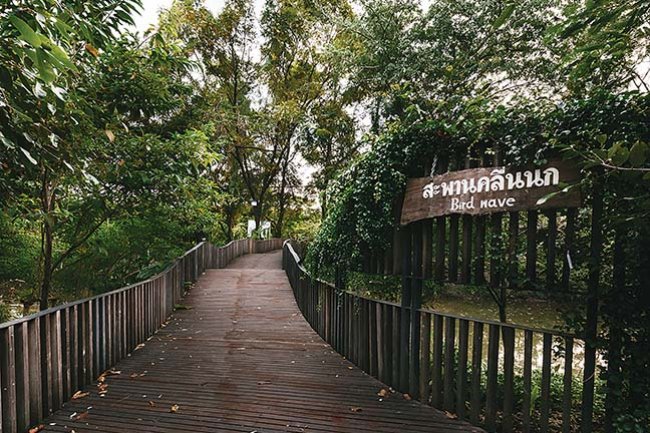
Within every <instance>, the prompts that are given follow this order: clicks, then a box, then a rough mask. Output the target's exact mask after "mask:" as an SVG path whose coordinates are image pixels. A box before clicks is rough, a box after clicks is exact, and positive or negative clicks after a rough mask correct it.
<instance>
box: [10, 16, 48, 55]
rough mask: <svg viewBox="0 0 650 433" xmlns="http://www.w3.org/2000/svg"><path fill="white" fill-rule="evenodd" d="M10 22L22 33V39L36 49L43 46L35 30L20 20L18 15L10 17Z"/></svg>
mask: <svg viewBox="0 0 650 433" xmlns="http://www.w3.org/2000/svg"><path fill="white" fill-rule="evenodd" d="M9 21H11V24H13V25H14V27H16V29H17V30H18V31H19V32H20V39H22V40H24V41H26V42H27V43H29V44H30V45H31V46H33V47H35V48H38V47H40V46H41V43H42V42H41V38H40V37H39V36H38V34H37V33H36V32H35V31H34V30H32V28H31V27H30V26H29V24H27V23H26V22H25V21H23V20H22V19H20V18H18V17H17V16H16V15H11V16H10V17H9Z"/></svg>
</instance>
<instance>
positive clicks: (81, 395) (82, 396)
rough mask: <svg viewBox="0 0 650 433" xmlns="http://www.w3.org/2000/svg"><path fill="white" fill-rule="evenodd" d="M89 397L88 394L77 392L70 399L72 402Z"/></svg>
mask: <svg viewBox="0 0 650 433" xmlns="http://www.w3.org/2000/svg"><path fill="white" fill-rule="evenodd" d="M89 395H90V393H89V392H83V391H77V392H75V393H74V395H73V396H72V399H73V400H79V399H80V398H84V397H88V396H89Z"/></svg>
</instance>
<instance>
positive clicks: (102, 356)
mask: <svg viewBox="0 0 650 433" xmlns="http://www.w3.org/2000/svg"><path fill="white" fill-rule="evenodd" d="M281 247H282V240H280V239H270V240H265V241H255V240H251V239H242V240H236V241H232V242H230V243H229V244H227V245H225V246H223V247H216V246H214V245H211V244H209V243H207V242H202V243H200V244H198V245H196V246H195V247H194V248H192V249H191V250H189V251H188V252H186V253H185V254H183V256H181V257H179V258H178V259H176V260H175V261H174V263H173V264H171V265H170V266H169V267H168V268H167V269H165V270H164V271H162V272H161V273H159V274H157V275H155V276H153V277H151V278H149V279H148V280H146V281H141V282H139V283H136V284H132V285H130V286H127V287H123V288H121V289H118V290H114V291H112V292H109V293H104V294H102V295H98V296H94V297H92V298H88V299H83V300H79V301H76V302H72V303H68V304H64V305H60V306H57V307H54V308H50V309H48V310H44V311H41V312H39V313H37V314H33V315H31V316H27V317H24V318H22V319H18V320H14V321H12V322H7V323H3V324H0V413H2V418H1V419H0V433H14V432H21V431H26V430H27V429H28V428H29V427H31V426H33V425H35V424H37V423H38V422H39V421H41V420H42V419H43V418H45V417H46V416H47V415H49V414H51V413H52V412H53V411H55V410H57V409H59V408H60V407H61V405H62V404H63V403H64V402H66V401H68V400H70V398H71V397H72V395H73V394H74V393H75V392H76V391H77V390H79V389H81V388H82V387H84V386H85V385H88V384H89V383H91V382H92V381H93V380H94V379H95V378H97V377H98V376H99V375H100V374H101V373H102V372H104V371H105V370H106V369H108V368H110V367H111V366H113V365H115V364H116V363H117V362H118V361H119V360H121V359H123V358H124V357H125V356H127V355H128V354H129V353H131V352H132V351H133V350H134V349H135V348H136V347H138V345H140V344H141V343H143V342H145V341H146V340H147V339H148V338H149V337H151V336H152V335H153V334H154V333H155V332H156V331H157V330H158V329H160V327H161V325H162V324H163V323H164V322H165V321H166V320H167V318H168V317H169V315H170V314H171V313H172V311H173V310H174V306H175V305H176V304H177V303H178V302H179V301H180V299H181V298H182V296H183V294H184V292H185V288H186V284H188V283H192V282H195V281H196V280H197V279H198V278H199V276H200V275H201V274H202V273H203V272H204V271H205V270H206V269H207V268H223V267H225V266H227V265H228V263H230V261H232V260H233V259H235V258H236V257H239V256H241V255H244V254H248V253H251V252H266V251H269V250H272V249H279V248H281Z"/></svg>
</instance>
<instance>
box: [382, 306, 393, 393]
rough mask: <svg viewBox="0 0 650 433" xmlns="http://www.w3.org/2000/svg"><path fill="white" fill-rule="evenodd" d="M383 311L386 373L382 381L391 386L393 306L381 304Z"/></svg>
mask: <svg viewBox="0 0 650 433" xmlns="http://www.w3.org/2000/svg"><path fill="white" fill-rule="evenodd" d="M382 308H383V312H384V313H385V316H384V317H385V318H386V320H385V321H384V322H385V324H384V335H385V336H386V342H385V343H384V359H385V360H386V375H385V379H384V380H383V382H385V383H387V384H389V385H391V386H393V384H394V383H395V382H393V307H392V306H391V305H383V307H382Z"/></svg>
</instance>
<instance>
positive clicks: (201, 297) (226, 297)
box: [44, 251, 482, 433]
mask: <svg viewBox="0 0 650 433" xmlns="http://www.w3.org/2000/svg"><path fill="white" fill-rule="evenodd" d="M280 267H281V252H280V251H277V252H273V253H269V254H253V255H248V256H244V257H241V258H239V259H236V260H235V261H233V262H232V263H231V265H230V266H229V267H228V268H227V269H219V270H209V271H207V272H206V273H205V275H203V276H202V277H201V278H200V280H199V281H198V283H197V284H196V286H195V287H194V288H193V289H192V290H191V291H190V293H189V294H188V296H187V297H186V298H185V300H184V305H185V306H186V307H187V309H179V310H177V311H176V312H175V313H174V315H173V316H172V318H171V319H170V321H169V322H168V324H167V326H166V327H165V328H163V329H161V330H160V331H159V332H158V333H157V334H156V335H154V336H153V337H152V338H151V339H150V340H149V341H147V342H146V344H145V345H144V346H143V347H141V348H140V349H139V350H136V351H135V352H134V353H133V354H132V355H131V356H129V357H128V358H126V359H125V360H123V361H121V362H120V363H118V364H117V365H116V366H115V368H114V370H115V371H119V374H115V375H108V376H106V377H105V382H104V385H102V387H103V388H105V389H104V391H105V394H104V395H103V396H100V388H99V387H98V386H97V384H98V383H95V384H94V385H92V386H90V387H87V388H86V389H85V390H84V391H85V392H88V393H89V395H87V396H85V397H83V398H79V399H77V400H73V401H71V402H69V403H66V404H65V405H64V407H63V409H61V410H59V411H57V412H56V413H54V414H53V415H52V416H50V417H49V418H48V419H47V420H46V421H45V422H44V425H45V431H63V432H71V431H75V432H77V433H81V432H87V431H101V432H161V433H162V432H221V431H223V432H249V433H252V432H257V433H262V432H350V433H354V432H446V433H449V432H481V431H482V430H480V429H478V428H476V427H472V426H470V425H469V424H466V423H463V422H459V421H457V420H453V419H450V418H448V417H447V416H445V415H444V414H443V413H441V412H439V411H437V410H435V409H433V408H431V407H428V406H425V405H422V404H420V403H418V402H415V401H407V400H406V399H404V398H403V397H402V396H401V395H399V394H394V393H393V394H390V395H389V396H388V398H383V399H382V398H381V397H379V396H378V394H377V393H378V392H379V391H380V390H381V389H382V388H385V386H384V385H382V383H381V382H379V381H377V380H375V379H374V378H372V377H370V376H368V375H366V374H365V373H363V372H362V371H361V370H359V369H358V368H356V367H354V366H353V365H352V364H351V363H349V362H348V361H347V360H345V359H343V358H342V357H341V356H340V355H338V354H337V353H336V352H334V351H333V350H332V349H331V348H330V347H329V346H328V345H327V344H325V343H324V342H323V340H321V339H320V337H319V336H318V335H317V334H316V333H315V332H314V331H313V330H312V329H311V328H310V327H309V325H308V324H307V322H306V321H305V320H304V319H303V317H302V315H301V314H300V312H299V310H298V308H297V306H296V304H295V302H294V298H293V294H292V292H291V288H290V287H289V282H288V280H287V278H286V276H285V274H284V271H282V270H281V269H280Z"/></svg>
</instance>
